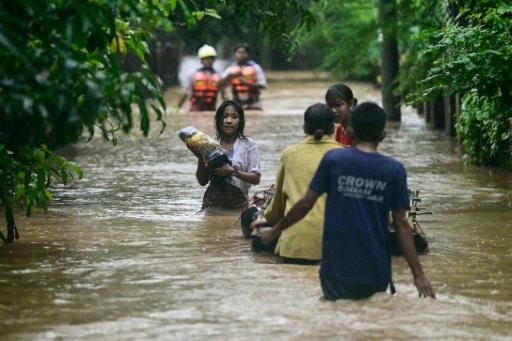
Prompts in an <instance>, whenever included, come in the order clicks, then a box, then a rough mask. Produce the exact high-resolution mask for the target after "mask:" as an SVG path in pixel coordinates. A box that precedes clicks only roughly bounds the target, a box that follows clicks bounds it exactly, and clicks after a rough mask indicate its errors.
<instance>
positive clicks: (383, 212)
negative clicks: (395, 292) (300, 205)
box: [309, 148, 409, 285]
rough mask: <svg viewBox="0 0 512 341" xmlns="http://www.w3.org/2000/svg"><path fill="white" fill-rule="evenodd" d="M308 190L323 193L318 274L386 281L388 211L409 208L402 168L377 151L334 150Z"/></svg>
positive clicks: (367, 281) (388, 265)
mask: <svg viewBox="0 0 512 341" xmlns="http://www.w3.org/2000/svg"><path fill="white" fill-rule="evenodd" d="M309 187H310V189H312V190H313V191H315V192H316V193H319V194H322V193H325V192H327V202H326V209H325V222H324V236H323V247H322V262H321V266H320V275H321V276H325V277H329V278H332V279H335V280H339V281H342V282H345V283H355V284H372V285H379V284H383V285H384V284H387V283H389V282H390V280H391V253H390V247H389V230H388V225H389V212H390V210H394V209H400V208H405V209H408V208H409V196H408V193H407V174H406V172H405V168H404V167H403V165H402V164H401V163H400V162H398V161H396V160H394V159H392V158H391V157H389V156H385V155H382V154H379V153H366V152H362V151H360V150H358V149H356V148H342V149H335V150H331V151H328V152H327V153H326V154H325V155H324V157H323V158H322V161H321V162H320V165H319V166H318V169H317V171H316V173H315V175H314V177H313V179H312V180H311V183H310V185H309Z"/></svg>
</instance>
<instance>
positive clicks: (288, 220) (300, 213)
mask: <svg viewBox="0 0 512 341" xmlns="http://www.w3.org/2000/svg"><path fill="white" fill-rule="evenodd" d="M319 196H320V195H319V194H318V193H316V192H315V191H313V190H311V189H308V191H307V192H306V194H304V196H303V197H302V198H300V200H299V201H297V202H296V203H295V205H293V207H292V208H291V209H290V211H289V212H288V214H287V215H286V216H285V217H284V218H283V219H281V220H279V221H278V222H277V224H275V225H274V227H273V228H272V229H271V230H268V231H262V232H261V240H262V241H263V242H264V243H269V242H271V241H272V240H274V239H276V238H277V237H278V236H279V234H280V233H281V232H282V231H284V230H286V229H287V228H288V227H290V226H292V225H293V224H295V223H296V222H298V221H300V220H301V219H302V218H304V217H305V216H306V214H308V212H309V211H310V210H311V208H313V205H314V204H315V202H316V200H317V199H318V197H319Z"/></svg>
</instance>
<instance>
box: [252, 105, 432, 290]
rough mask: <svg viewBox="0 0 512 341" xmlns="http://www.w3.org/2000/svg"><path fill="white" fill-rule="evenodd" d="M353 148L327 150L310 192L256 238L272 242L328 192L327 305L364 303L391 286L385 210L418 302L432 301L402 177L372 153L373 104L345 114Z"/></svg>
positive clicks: (379, 131) (397, 166) (379, 119)
mask: <svg viewBox="0 0 512 341" xmlns="http://www.w3.org/2000/svg"><path fill="white" fill-rule="evenodd" d="M351 122H352V129H353V131H354V137H355V145H354V148H341V149H334V150H331V151H329V152H327V153H326V154H325V155H324V157H323V158H322V161H321V162H320V165H319V166H318V169H317V170H316V173H315V175H314V177H313V179H312V180H311V182H310V185H309V189H308V191H307V192H306V194H305V195H304V196H303V197H302V199H300V200H299V201H298V202H297V203H296V204H295V205H294V206H293V207H292V209H291V210H290V212H289V213H288V214H287V215H286V216H285V217H284V218H283V219H282V220H281V221H279V222H278V223H277V224H276V225H275V226H274V227H273V228H272V229H271V230H269V231H262V233H261V234H262V236H261V238H262V240H263V241H264V242H268V241H271V240H273V239H275V238H277V237H278V236H279V233H280V232H281V231H282V230H284V229H286V228H288V227H290V226H291V225H293V224H295V223H296V222H297V221H299V220H301V219H302V218H303V217H304V216H305V215H306V214H307V212H308V211H309V210H310V209H311V208H312V207H313V204H314V203H315V201H316V200H317V199H318V197H319V196H320V195H322V194H323V193H327V201H326V209H325V223H324V235H323V247H322V260H321V265H320V281H321V286H322V290H323V293H324V296H325V298H326V299H327V300H336V299H364V298H368V297H370V296H371V295H373V294H374V293H377V292H385V291H386V288H387V286H388V284H390V283H391V253H390V245H389V232H388V225H389V212H390V211H391V212H392V218H393V227H394V229H395V231H396V234H397V236H398V240H399V242H400V245H401V247H402V252H403V254H404V257H405V259H406V260H407V263H408V264H409V267H410V269H411V271H412V274H413V276H414V284H415V285H416V288H417V289H418V293H419V296H420V297H432V298H435V294H434V291H433V289H432V287H431V285H430V282H429V281H428V279H427V278H426V277H425V275H424V274H423V269H422V266H421V264H420V261H419V259H418V255H417V254H416V250H415V248H414V243H413V240H412V235H411V231H410V227H409V224H408V221H407V218H406V211H407V210H408V209H409V197H408V193H407V174H406V171H405V169H404V167H403V165H402V164H401V163H400V162H398V161H397V160H395V159H393V158H391V157H389V156H385V155H382V154H380V153H378V152H377V147H378V145H379V142H380V141H381V140H382V139H383V138H384V137H385V131H384V127H385V125H386V113H385V112H384V110H383V109H382V108H381V107H380V106H379V105H377V104H376V103H372V102H366V103H361V104H360V105H358V106H357V107H356V108H355V109H354V110H353V111H352V113H351Z"/></svg>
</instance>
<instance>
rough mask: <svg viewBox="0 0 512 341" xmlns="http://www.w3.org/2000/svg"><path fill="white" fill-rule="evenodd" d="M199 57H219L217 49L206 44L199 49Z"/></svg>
mask: <svg viewBox="0 0 512 341" xmlns="http://www.w3.org/2000/svg"><path fill="white" fill-rule="evenodd" d="M197 57H199V59H203V58H207V57H217V51H215V49H214V48H213V47H212V46H210V45H207V44H204V45H203V46H202V47H201V48H200V49H199V50H197Z"/></svg>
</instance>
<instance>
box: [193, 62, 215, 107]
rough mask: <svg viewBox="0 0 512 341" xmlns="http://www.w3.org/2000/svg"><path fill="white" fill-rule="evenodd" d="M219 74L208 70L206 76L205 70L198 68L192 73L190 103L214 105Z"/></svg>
mask: <svg viewBox="0 0 512 341" xmlns="http://www.w3.org/2000/svg"><path fill="white" fill-rule="evenodd" d="M219 81H220V75H219V73H218V72H216V71H214V70H213V71H212V72H210V76H209V77H208V75H207V72H206V70H204V69H200V70H198V71H197V72H196V73H195V74H194V81H193V84H192V103H196V104H199V105H211V104H213V105H215V102H216V101H217V92H218V91H219Z"/></svg>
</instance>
